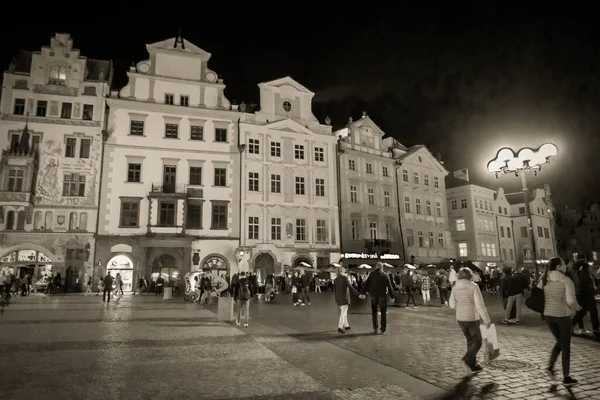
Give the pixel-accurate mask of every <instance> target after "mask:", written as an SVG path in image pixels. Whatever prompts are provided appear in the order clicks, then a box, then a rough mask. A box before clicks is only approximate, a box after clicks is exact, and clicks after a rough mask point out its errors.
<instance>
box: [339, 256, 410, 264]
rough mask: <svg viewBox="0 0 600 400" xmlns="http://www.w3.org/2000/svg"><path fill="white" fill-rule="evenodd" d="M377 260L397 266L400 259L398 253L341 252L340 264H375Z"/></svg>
mask: <svg viewBox="0 0 600 400" xmlns="http://www.w3.org/2000/svg"><path fill="white" fill-rule="evenodd" d="M378 261H382V262H386V263H388V264H391V265H394V266H399V265H400V263H401V262H402V261H401V256H400V254H394V253H383V254H380V253H342V259H341V262H342V265H344V266H345V267H353V266H357V265H358V264H369V265H375V264H376V263H377V262H378Z"/></svg>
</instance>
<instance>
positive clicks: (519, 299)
mask: <svg viewBox="0 0 600 400" xmlns="http://www.w3.org/2000/svg"><path fill="white" fill-rule="evenodd" d="M515 303H516V305H515ZM522 304H523V293H519V294H515V295H514V296H508V299H507V301H506V310H504V319H505V320H508V319H510V312H511V311H512V308H513V305H515V307H517V317H516V320H517V321H519V320H520V319H521V309H522V308H523V307H522Z"/></svg>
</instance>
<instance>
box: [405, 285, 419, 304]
mask: <svg viewBox="0 0 600 400" xmlns="http://www.w3.org/2000/svg"><path fill="white" fill-rule="evenodd" d="M415 291H416V289H415V288H412V287H408V288H406V307H408V305H409V304H410V301H411V299H412V302H413V306H416V305H417V303H415Z"/></svg>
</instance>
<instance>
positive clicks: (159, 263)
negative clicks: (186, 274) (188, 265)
mask: <svg viewBox="0 0 600 400" xmlns="http://www.w3.org/2000/svg"><path fill="white" fill-rule="evenodd" d="M151 265H152V275H151V279H152V280H153V281H155V280H156V279H158V277H159V276H162V277H163V279H164V280H165V281H175V280H177V278H178V277H179V273H180V271H179V266H180V265H179V262H178V261H177V258H175V257H174V256H173V255H171V254H167V253H163V254H158V255H157V256H156V257H154V259H153V260H152V264H151Z"/></svg>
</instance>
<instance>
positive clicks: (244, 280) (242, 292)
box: [235, 271, 253, 328]
mask: <svg viewBox="0 0 600 400" xmlns="http://www.w3.org/2000/svg"><path fill="white" fill-rule="evenodd" d="M250 287H251V285H250V282H249V280H248V277H247V276H246V272H245V271H242V272H240V280H239V281H238V287H237V295H236V296H235V297H236V298H237V299H238V312H237V319H236V321H235V323H236V324H237V325H239V324H240V323H241V317H242V314H243V315H244V328H247V327H248V320H249V319H250V299H251V298H252V296H253V293H252V291H251V289H250ZM242 310H243V311H244V312H242Z"/></svg>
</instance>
